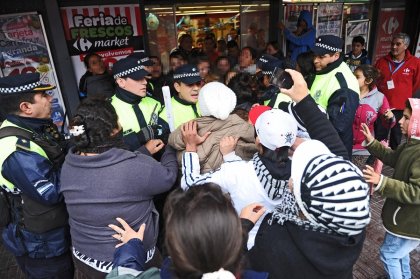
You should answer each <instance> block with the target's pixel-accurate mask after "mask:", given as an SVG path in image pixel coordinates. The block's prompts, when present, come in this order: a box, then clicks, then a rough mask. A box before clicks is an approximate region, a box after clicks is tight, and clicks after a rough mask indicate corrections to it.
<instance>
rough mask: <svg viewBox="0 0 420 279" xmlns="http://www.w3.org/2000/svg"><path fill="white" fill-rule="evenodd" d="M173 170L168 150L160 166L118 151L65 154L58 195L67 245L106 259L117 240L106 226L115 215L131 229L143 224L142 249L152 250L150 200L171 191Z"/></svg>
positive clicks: (154, 220)
mask: <svg viewBox="0 0 420 279" xmlns="http://www.w3.org/2000/svg"><path fill="white" fill-rule="evenodd" d="M177 172H178V164H177V162H176V158H175V151H174V150H173V149H171V148H170V147H167V148H166V151H165V153H164V154H163V156H162V158H161V162H157V161H156V160H154V159H153V158H152V157H150V156H146V155H144V154H140V153H139V152H131V151H128V150H123V149H118V148H112V149H110V150H108V151H106V152H104V153H101V154H98V155H95V156H81V155H77V154H75V153H74V150H71V151H70V152H69V154H68V155H67V157H66V161H65V162H64V165H63V169H62V171H61V182H62V183H61V192H62V193H63V196H64V198H65V200H66V205H67V209H68V212H69V224H70V232H71V235H72V243H73V247H74V248H75V249H76V250H77V251H79V252H81V253H83V254H84V255H87V256H89V257H91V258H93V259H96V260H100V261H109V262H110V261H112V255H113V252H114V249H115V245H116V244H117V241H116V240H115V239H114V238H112V237H111V235H112V234H113V231H112V229H110V228H109V227H108V224H116V223H117V222H116V221H115V218H116V217H120V218H122V219H124V220H125V221H126V222H127V223H128V224H129V225H130V226H131V227H133V228H134V229H135V230H138V228H139V227H140V225H141V224H143V223H145V224H146V230H145V237H146V239H147V241H146V242H145V248H146V249H147V250H151V249H153V248H154V246H155V244H156V241H157V236H158V218H159V214H158V213H157V211H156V209H155V205H154V203H153V197H154V196H155V195H158V194H161V193H163V192H166V191H168V190H169V189H170V188H171V187H172V185H173V184H174V182H175V180H176V176H177ZM87 213H88V214H87Z"/></svg>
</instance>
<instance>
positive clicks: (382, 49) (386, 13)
mask: <svg viewBox="0 0 420 279" xmlns="http://www.w3.org/2000/svg"><path fill="white" fill-rule="evenodd" d="M404 14H405V9H404V8H384V9H381V10H380V11H379V15H378V25H377V26H378V27H377V30H376V41H375V49H374V52H373V59H372V60H373V61H372V64H373V65H374V64H375V63H376V61H377V60H378V59H379V58H380V57H382V56H385V55H387V54H388V53H389V51H390V50H391V42H392V35H393V34H394V33H399V32H401V31H402V27H403V23H404Z"/></svg>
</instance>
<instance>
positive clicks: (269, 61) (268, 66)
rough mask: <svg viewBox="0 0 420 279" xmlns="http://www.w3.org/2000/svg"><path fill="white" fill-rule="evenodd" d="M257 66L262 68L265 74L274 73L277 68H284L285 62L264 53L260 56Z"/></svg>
mask: <svg viewBox="0 0 420 279" xmlns="http://www.w3.org/2000/svg"><path fill="white" fill-rule="evenodd" d="M256 64H257V68H259V69H261V71H262V73H263V74H264V75H272V74H273V72H274V69H275V68H283V62H282V61H281V60H280V59H278V58H277V57H274V56H272V55H269V54H263V55H261V57H260V58H258V60H257V62H256Z"/></svg>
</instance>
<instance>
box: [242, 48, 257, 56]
mask: <svg viewBox="0 0 420 279" xmlns="http://www.w3.org/2000/svg"><path fill="white" fill-rule="evenodd" d="M245 49H247V50H249V53H251V57H252V59H257V51H256V50H255V48H253V47H250V46H246V47H243V48H242V50H241V52H242V51H244V50H245Z"/></svg>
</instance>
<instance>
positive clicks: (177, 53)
mask: <svg viewBox="0 0 420 279" xmlns="http://www.w3.org/2000/svg"><path fill="white" fill-rule="evenodd" d="M171 58H178V59H182V60H184V61H187V60H188V58H187V57H186V56H185V54H184V53H182V52H181V51H179V50H174V51H172V52H171V54H169V59H171Z"/></svg>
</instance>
